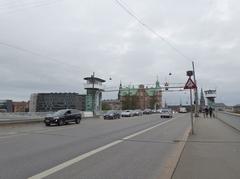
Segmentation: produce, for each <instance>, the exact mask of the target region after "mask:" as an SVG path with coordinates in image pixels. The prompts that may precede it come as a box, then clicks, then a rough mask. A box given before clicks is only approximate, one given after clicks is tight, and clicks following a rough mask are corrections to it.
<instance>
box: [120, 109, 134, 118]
mask: <svg viewBox="0 0 240 179" xmlns="http://www.w3.org/2000/svg"><path fill="white" fill-rule="evenodd" d="M121 115H122V117H132V116H133V111H132V110H126V111H123V112H122V114H121Z"/></svg>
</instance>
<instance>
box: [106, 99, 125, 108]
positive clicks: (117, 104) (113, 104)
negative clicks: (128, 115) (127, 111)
mask: <svg viewBox="0 0 240 179" xmlns="http://www.w3.org/2000/svg"><path fill="white" fill-rule="evenodd" d="M121 109H122V103H121V101H120V100H117V99H110V100H103V101H102V110H121Z"/></svg>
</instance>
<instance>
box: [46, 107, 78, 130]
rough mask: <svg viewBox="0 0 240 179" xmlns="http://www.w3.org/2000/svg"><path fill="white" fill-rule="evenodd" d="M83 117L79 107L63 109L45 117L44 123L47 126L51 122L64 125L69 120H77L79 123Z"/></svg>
mask: <svg viewBox="0 0 240 179" xmlns="http://www.w3.org/2000/svg"><path fill="white" fill-rule="evenodd" d="M81 119H82V115H81V112H80V111H79V110H77V109H63V110H59V111H57V112H55V113H54V114H53V115H51V116H48V117H45V119H44V123H45V125H46V126H50V125H51V124H57V125H58V126H62V125H64V124H67V123H69V122H75V123H76V124H79V123H80V121H81Z"/></svg>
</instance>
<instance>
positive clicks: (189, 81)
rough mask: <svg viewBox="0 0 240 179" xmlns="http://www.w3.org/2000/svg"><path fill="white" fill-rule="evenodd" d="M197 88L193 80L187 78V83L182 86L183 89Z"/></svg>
mask: <svg viewBox="0 0 240 179" xmlns="http://www.w3.org/2000/svg"><path fill="white" fill-rule="evenodd" d="M195 88H197V86H196V84H195V83H194V82H193V80H192V79H191V78H190V77H189V78H188V81H187V83H186V84H185V86H184V89H195Z"/></svg>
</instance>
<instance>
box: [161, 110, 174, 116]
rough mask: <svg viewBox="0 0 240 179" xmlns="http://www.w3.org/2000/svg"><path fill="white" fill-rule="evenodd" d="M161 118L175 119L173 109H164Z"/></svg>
mask: <svg viewBox="0 0 240 179" xmlns="http://www.w3.org/2000/svg"><path fill="white" fill-rule="evenodd" d="M160 117H161V118H166V117H167V118H172V117H173V112H172V109H169V108H165V109H162V110H161V113H160Z"/></svg>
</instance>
